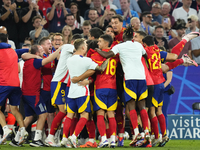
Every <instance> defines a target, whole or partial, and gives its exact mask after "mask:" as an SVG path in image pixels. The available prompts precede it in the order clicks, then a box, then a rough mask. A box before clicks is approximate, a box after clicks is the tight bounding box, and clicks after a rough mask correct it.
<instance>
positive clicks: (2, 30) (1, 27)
mask: <svg viewBox="0 0 200 150" xmlns="http://www.w3.org/2000/svg"><path fill="white" fill-rule="evenodd" d="M0 33H4V34H7V29H6V27H4V26H0Z"/></svg>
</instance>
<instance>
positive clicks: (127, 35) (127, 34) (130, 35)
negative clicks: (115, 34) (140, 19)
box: [123, 26, 134, 41]
mask: <svg viewBox="0 0 200 150" xmlns="http://www.w3.org/2000/svg"><path fill="white" fill-rule="evenodd" d="M133 32H134V30H133V28H132V26H128V27H127V28H126V29H125V30H124V33H123V40H124V41H127V40H132V39H133Z"/></svg>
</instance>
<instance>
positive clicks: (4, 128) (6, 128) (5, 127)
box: [3, 125, 10, 133]
mask: <svg viewBox="0 0 200 150" xmlns="http://www.w3.org/2000/svg"><path fill="white" fill-rule="evenodd" d="M6 130H10V129H9V128H8V126H7V125H5V126H4V127H3V133H5V132H6Z"/></svg>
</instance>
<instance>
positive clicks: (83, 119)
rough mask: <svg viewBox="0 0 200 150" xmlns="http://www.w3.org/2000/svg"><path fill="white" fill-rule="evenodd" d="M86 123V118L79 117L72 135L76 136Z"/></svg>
mask: <svg viewBox="0 0 200 150" xmlns="http://www.w3.org/2000/svg"><path fill="white" fill-rule="evenodd" d="M86 123H87V119H86V118H80V119H79V121H78V123H77V125H76V128H75V131H74V135H75V136H76V137H77V136H78V135H79V134H80V132H81V131H82V130H83V128H84V126H85V125H86Z"/></svg>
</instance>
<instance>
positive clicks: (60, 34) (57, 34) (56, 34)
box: [51, 32, 63, 41]
mask: <svg viewBox="0 0 200 150" xmlns="http://www.w3.org/2000/svg"><path fill="white" fill-rule="evenodd" d="M54 36H61V37H62V40H63V35H62V33H58V32H56V33H55V34H53V37H52V39H51V40H52V41H54Z"/></svg>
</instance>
